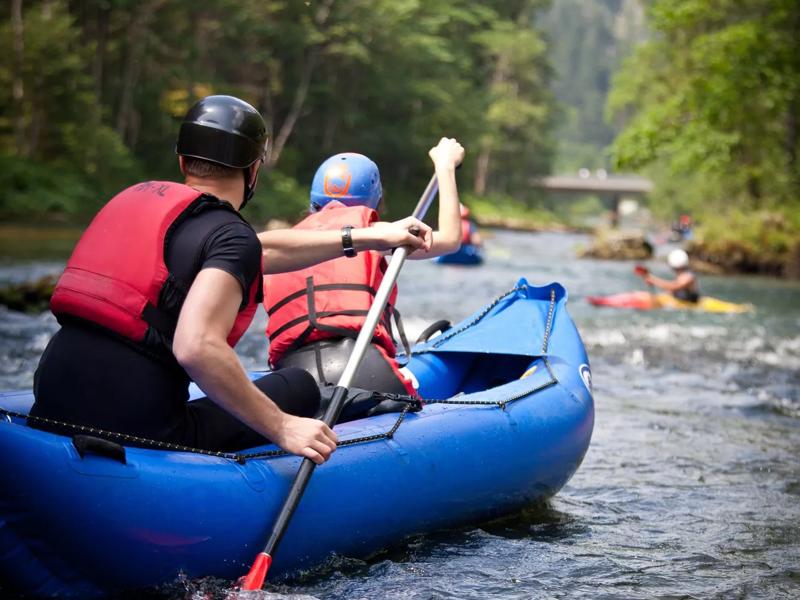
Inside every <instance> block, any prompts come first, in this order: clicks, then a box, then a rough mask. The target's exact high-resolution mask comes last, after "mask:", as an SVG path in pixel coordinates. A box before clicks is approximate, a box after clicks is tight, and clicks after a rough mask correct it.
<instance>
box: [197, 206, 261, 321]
mask: <svg viewBox="0 0 800 600" xmlns="http://www.w3.org/2000/svg"><path fill="white" fill-rule="evenodd" d="M202 254H203V260H202V263H201V264H200V269H208V268H215V269H221V270H223V271H225V272H226V273H230V274H231V275H233V276H234V277H235V278H236V280H237V281H238V282H239V285H241V286H242V306H244V305H246V304H247V298H248V292H249V291H250V287H251V286H252V285H253V281H255V278H256V277H257V276H258V274H259V272H260V271H261V243H260V242H259V241H258V237H257V236H256V233H255V231H253V229H252V228H251V227H250V226H248V225H247V224H245V223H242V222H240V221H234V222H230V223H226V224H224V225H221V226H219V227H218V228H216V229H215V230H214V231H213V232H211V234H210V235H209V236H208V237H207V238H206V242H205V245H204V248H203V253H202Z"/></svg>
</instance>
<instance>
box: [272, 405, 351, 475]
mask: <svg viewBox="0 0 800 600" xmlns="http://www.w3.org/2000/svg"><path fill="white" fill-rule="evenodd" d="M273 437H274V438H276V439H273V441H274V442H275V443H276V444H277V445H278V446H280V447H281V448H283V449H284V450H286V451H287V452H290V453H292V454H296V455H298V456H303V457H305V458H310V459H311V460H313V461H314V462H315V463H317V464H318V465H321V464H322V463H324V462H325V461H326V460H328V459H329V458H330V456H331V454H332V453H333V451H334V450H336V443H337V442H338V441H339V439H338V438H337V437H336V433H335V432H334V431H333V430H332V429H331V428H330V427H328V426H327V425H325V423H323V422H322V421H320V420H319V419H307V418H305V417H295V416H293V415H288V414H285V415H284V420H283V423H282V426H281V427H280V429H279V431H278V432H277V433H276V434H274V435H273Z"/></svg>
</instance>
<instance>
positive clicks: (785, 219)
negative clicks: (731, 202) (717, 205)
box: [688, 211, 800, 278]
mask: <svg viewBox="0 0 800 600" xmlns="http://www.w3.org/2000/svg"><path fill="white" fill-rule="evenodd" d="M688 250H689V252H690V253H691V255H692V257H693V258H697V259H700V260H702V261H704V262H706V263H710V264H712V265H715V266H717V267H719V268H721V269H722V270H723V271H724V272H728V273H763V274H768V275H775V276H781V277H792V278H800V213H797V212H795V213H782V212H777V211H758V212H749V213H745V212H741V211H733V212H732V213H730V214H727V215H724V216H723V215H719V214H716V215H715V214H713V213H708V214H706V215H704V216H703V217H702V220H701V221H700V223H699V225H698V227H697V235H696V239H694V240H692V242H690V244H689V245H688Z"/></svg>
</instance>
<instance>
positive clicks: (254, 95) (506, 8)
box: [0, 0, 553, 218]
mask: <svg viewBox="0 0 800 600" xmlns="http://www.w3.org/2000/svg"><path fill="white" fill-rule="evenodd" d="M544 4H546V3H545V2H542V1H541V0H514V1H512V2H507V1H498V0H494V1H492V0H485V1H481V2H473V1H471V0H455V1H453V0H431V1H426V2H417V1H415V0H349V1H347V2H334V1H333V0H315V1H306V2H301V1H297V2H294V1H291V2H282V1H277V0H220V1H218V2H213V3H209V2H193V1H187V0H141V1H139V0H114V1H110V0H81V1H79V2H78V1H69V2H68V1H66V0H38V1H33V0H30V1H28V0H26V1H23V0H11V1H10V2H4V3H3V5H4V6H5V8H6V10H5V11H4V15H3V20H2V21H0V61H1V63H0V64H1V67H2V68H0V114H2V120H0V172H1V173H2V175H0V183H2V188H3V190H4V192H3V194H2V195H0V213H2V214H4V215H7V216H12V217H17V218H19V217H22V216H24V215H30V213H31V211H35V212H40V213H56V214H62V215H63V214H66V215H86V214H91V213H92V212H93V211H94V210H95V209H96V208H97V207H98V206H99V205H100V204H101V203H102V202H104V201H105V200H106V199H107V197H108V195H109V194H111V193H114V192H115V191H117V189H118V188H119V187H120V186H121V185H124V184H126V183H129V182H131V181H134V180H136V179H139V178H157V177H163V178H175V177H177V176H178V173H177V167H176V166H175V165H176V163H175V160H174V154H173V144H174V138H175V134H176V131H177V126H178V123H179V119H180V117H181V116H182V115H183V113H184V112H185V111H186V109H187V108H188V106H190V104H191V103H192V102H193V101H194V100H196V99H197V98H199V97H202V96H204V95H207V94H210V93H229V94H234V95H237V96H240V97H242V98H244V99H246V100H248V101H249V102H251V103H252V104H253V105H255V106H256V107H257V108H258V109H259V110H261V111H262V112H263V114H264V115H265V116H266V118H267V120H268V123H269V125H270V127H271V129H272V140H271V149H270V153H269V157H268V163H269V173H268V174H266V176H265V177H263V181H262V186H261V188H260V190H259V193H260V195H261V196H263V197H267V196H268V197H269V198H270V201H269V202H256V203H254V204H253V207H254V210H255V211H256V213H255V215H254V213H253V212H250V209H248V212H250V215H251V217H253V216H255V217H266V216H284V217H292V216H294V215H295V214H296V213H297V212H299V211H301V210H302V208H303V201H302V198H303V197H304V196H305V193H306V192H305V190H306V189H307V184H308V182H309V181H310V176H311V174H312V173H313V170H314V168H315V167H316V166H317V165H318V164H319V163H320V162H321V160H322V159H324V158H325V157H326V156H327V155H329V154H332V153H335V152H340V151H344V150H351V151H359V152H363V153H365V154H368V155H370V156H371V157H372V158H374V159H375V160H376V161H377V162H378V164H379V165H380V167H381V170H382V173H383V176H384V179H385V181H386V183H387V188H388V194H389V197H390V198H391V204H392V208H393V211H396V212H401V211H402V209H403V208H405V207H407V206H408V205H409V204H411V202H412V201H413V197H414V194H410V195H409V197H408V198H404V197H403V196H405V195H406V194H402V193H398V192H401V191H406V190H409V191H411V190H413V191H414V192H415V193H416V192H417V191H418V189H417V188H420V187H422V185H424V182H425V180H426V179H427V177H428V176H429V172H430V165H429V161H428V158H427V150H428V148H430V147H431V146H432V145H433V144H434V143H435V142H436V141H438V138H439V137H441V136H442V135H449V136H456V137H458V138H459V139H460V140H461V141H463V142H464V144H465V146H466V147H468V148H469V152H470V157H469V160H468V163H467V165H465V169H464V173H463V174H462V181H464V182H465V183H466V185H465V188H470V187H472V188H475V189H476V190H477V191H478V192H479V193H505V194H513V193H515V192H519V191H521V190H522V189H523V188H524V187H525V183H526V181H527V178H528V177H529V176H530V174H531V173H544V172H547V171H548V169H549V165H550V161H551V158H552V155H553V142H552V141H551V139H550V136H549V132H550V129H551V123H552V121H553V102H552V100H551V95H550V92H549V80H550V77H551V74H550V69H549V67H548V64H547V60H546V46H545V44H544V42H543V38H542V36H541V35H540V32H539V31H538V29H537V26H536V19H537V15H538V12H539V11H540V9H541V8H542V5H544Z"/></svg>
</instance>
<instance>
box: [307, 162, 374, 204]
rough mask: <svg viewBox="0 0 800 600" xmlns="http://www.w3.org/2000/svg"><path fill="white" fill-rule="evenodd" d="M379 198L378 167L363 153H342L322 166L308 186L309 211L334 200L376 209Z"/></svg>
mask: <svg viewBox="0 0 800 600" xmlns="http://www.w3.org/2000/svg"><path fill="white" fill-rule="evenodd" d="M382 197H383V190H382V188H381V174H380V173H379V172H378V165H376V164H375V163H374V162H372V161H371V160H370V159H369V158H367V157H366V156H364V155H363V154H356V153H355V152H343V153H342V154H336V155H334V156H331V157H330V158H329V159H328V160H326V161H325V162H324V163H322V164H321V165H320V166H319V168H318V169H317V172H316V173H315V174H314V181H313V182H312V183H311V203H310V209H311V212H317V211H318V210H320V209H321V208H322V207H323V206H325V205H326V204H328V203H329V202H331V201H332V200H336V201H338V202H341V203H342V204H344V205H345V206H368V207H369V208H373V209H375V208H378V203H379V202H380V201H381V198H382Z"/></svg>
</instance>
